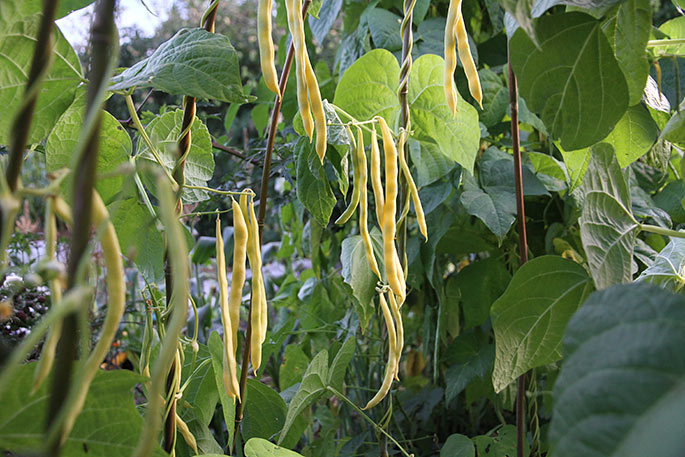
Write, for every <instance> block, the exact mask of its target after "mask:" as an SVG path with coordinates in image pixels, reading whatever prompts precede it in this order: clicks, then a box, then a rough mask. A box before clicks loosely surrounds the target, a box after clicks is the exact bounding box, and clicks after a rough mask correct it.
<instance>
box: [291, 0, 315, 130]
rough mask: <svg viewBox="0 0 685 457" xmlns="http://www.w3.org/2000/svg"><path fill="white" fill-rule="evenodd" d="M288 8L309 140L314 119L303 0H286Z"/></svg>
mask: <svg viewBox="0 0 685 457" xmlns="http://www.w3.org/2000/svg"><path fill="white" fill-rule="evenodd" d="M285 5H286V10H287V14H288V26H289V27H290V35H291V37H292V40H293V46H294V48H295V75H296V79H297V105H298V108H299V111H300V116H301V117H302V124H303V126H304V131H305V132H306V133H307V136H308V137H309V140H310V141H311V139H312V138H313V135H314V120H313V119H312V113H311V111H310V105H309V97H308V95H307V94H308V90H307V78H306V67H307V65H306V61H305V59H306V58H307V47H306V43H305V37H304V22H303V20H302V15H301V13H300V11H301V10H302V0H286V1H285Z"/></svg>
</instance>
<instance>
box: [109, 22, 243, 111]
mask: <svg viewBox="0 0 685 457" xmlns="http://www.w3.org/2000/svg"><path fill="white" fill-rule="evenodd" d="M131 87H152V88H154V89H156V90H160V91H162V92H166V93H168V94H172V95H188V96H190V97H197V98H203V99H210V100H220V101H223V102H229V103H247V102H249V101H252V100H254V99H255V97H253V96H251V95H247V94H245V93H244V92H243V86H242V83H241V80H240V65H239V63H238V54H237V53H236V51H235V49H234V48H233V45H232V44H231V41H230V40H229V39H228V37H227V36H225V35H222V34H220V33H210V32H207V31H206V30H204V29H181V30H179V31H178V32H177V33H176V35H174V36H173V37H171V39H169V41H166V42H164V43H162V44H161V45H160V46H159V47H158V48H157V49H156V50H155V51H154V52H153V53H152V55H150V57H148V58H146V59H144V60H141V61H140V62H138V63H137V64H135V65H134V66H132V67H131V68H128V69H126V70H124V71H123V72H122V73H120V74H118V75H116V76H114V77H113V78H112V85H111V86H110V88H109V89H110V90H125V89H129V88H131Z"/></svg>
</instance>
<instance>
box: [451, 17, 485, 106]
mask: <svg viewBox="0 0 685 457" xmlns="http://www.w3.org/2000/svg"><path fill="white" fill-rule="evenodd" d="M455 34H456V36H457V52H459V60H461V64H462V65H463V67H464V73H465V74H466V79H467V80H468V81H469V92H470V93H471V96H472V97H473V98H474V99H475V100H476V101H477V102H478V104H479V105H480V109H483V90H482V89H481V87H480V78H479V77H478V70H477V69H476V64H475V62H474V61H473V56H472V55H471V49H470V47H469V38H468V35H467V33H466V26H465V25H464V16H463V15H462V14H461V5H460V7H459V18H458V20H457V23H456V24H455Z"/></svg>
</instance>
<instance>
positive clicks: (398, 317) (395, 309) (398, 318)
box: [388, 292, 404, 381]
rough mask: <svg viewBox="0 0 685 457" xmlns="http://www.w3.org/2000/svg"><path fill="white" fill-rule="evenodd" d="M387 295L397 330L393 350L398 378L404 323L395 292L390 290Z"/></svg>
mask: <svg viewBox="0 0 685 457" xmlns="http://www.w3.org/2000/svg"><path fill="white" fill-rule="evenodd" d="M388 297H389V299H390V309H391V310H392V315H393V318H394V319H395V329H396V330H397V337H396V344H395V350H396V353H395V354H396V357H397V367H396V370H395V379H396V380H398V381H399V380H400V378H399V377H398V374H399V372H400V363H399V361H400V359H401V358H402V350H403V349H404V324H403V323H402V311H401V310H400V305H398V303H397V300H396V298H395V294H393V293H392V292H389V293H388Z"/></svg>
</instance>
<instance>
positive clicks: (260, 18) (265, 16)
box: [257, 0, 281, 97]
mask: <svg viewBox="0 0 685 457" xmlns="http://www.w3.org/2000/svg"><path fill="white" fill-rule="evenodd" d="M272 6H273V0H259V4H258V6H257V41H259V57H260V59H259V61H260V65H261V68H262V76H264V82H265V83H266V87H268V88H269V90H271V91H272V92H273V93H275V94H277V95H278V96H279V97H280V96H281V91H280V90H279V89H278V77H277V76H276V64H275V59H274V41H273V37H272V36H271V9H272Z"/></svg>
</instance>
